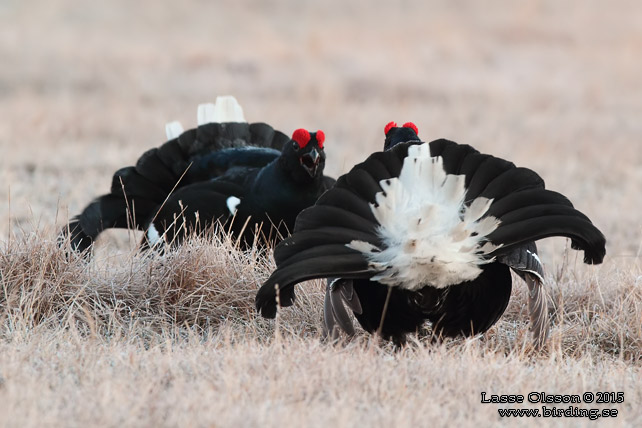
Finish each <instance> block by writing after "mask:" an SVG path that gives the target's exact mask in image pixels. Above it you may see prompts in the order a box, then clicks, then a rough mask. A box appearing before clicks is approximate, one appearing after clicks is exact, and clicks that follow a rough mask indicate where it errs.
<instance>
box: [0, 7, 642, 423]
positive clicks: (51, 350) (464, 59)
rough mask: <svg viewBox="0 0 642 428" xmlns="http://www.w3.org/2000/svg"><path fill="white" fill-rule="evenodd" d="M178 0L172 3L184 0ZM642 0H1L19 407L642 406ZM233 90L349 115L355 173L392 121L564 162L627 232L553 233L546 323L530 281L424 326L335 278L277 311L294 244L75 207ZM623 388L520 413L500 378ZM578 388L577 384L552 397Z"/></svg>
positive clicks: (331, 159) (20, 411) (290, 118)
mask: <svg viewBox="0 0 642 428" xmlns="http://www.w3.org/2000/svg"><path fill="white" fill-rule="evenodd" d="M161 3H162V4H161ZM641 15H642V3H640V2H638V1H633V0H629V1H626V0H625V1H617V2H600V1H597V0H595V1H593V0H590V1H586V2H581V3H580V2H576V3H567V2H559V1H555V0H550V1H530V0H526V1H522V2H509V1H496V0H491V1H487V2H473V1H465V0H464V1H455V2H433V1H403V2H398V3H397V4H394V3H393V2H384V1H380V0H376V1H369V2H367V1H354V2H341V1H335V0H332V1H325V2H312V1H295V0H276V1H258V0H256V1H248V2H244V1H240V2H204V1H197V0H189V1H183V2H153V1H150V0H143V1H139V2H127V1H123V0H115V1H111V2H100V3H99V2H92V3H91V4H90V3H89V2H84V3H83V2H74V1H72V0H47V1H45V0H33V1H29V2H25V1H18V0H3V1H2V2H0V60H1V63H2V66H0V183H1V186H0V201H2V202H0V236H1V238H0V248H1V250H0V251H1V253H0V284H1V285H2V290H1V291H0V426H7V427H49V426H70V427H86V426H110V427H117V426H118V427H120V426H168V427H173V426H180V427H201V426H203V427H209V426H211V427H219V426H220V427H252V426H261V427H281V426H286V427H303V426H312V427H316V426H319V427H344V426H346V427H349V426H374V427H393V426H394V427H403V426H446V425H447V426H462V427H463V426H476V427H486V426H504V425H507V426H533V425H542V424H544V425H553V426H572V427H576V426H591V427H593V426H600V427H602V426H622V427H632V426H642V380H641V378H642V373H641V372H642V370H641V368H642V262H641V256H642V221H641V220H640V213H641V212H642V197H641V193H640V189H641V186H642V146H641V143H640V136H642V56H641V55H640V53H641V52H642V25H640V16H641ZM225 94H233V95H235V96H236V97H237V99H238V100H239V101H240V102H241V104H242V105H243V106H244V109H245V114H246V117H247V118H248V120H250V121H264V122H267V123H269V124H271V125H273V126H274V127H276V128H278V129H281V130H283V131H284V132H286V133H291V132H292V131H293V130H294V129H296V128H299V127H306V128H310V129H323V130H324V131H325V133H326V135H327V141H326V150H327V152H328V163H327V165H328V166H327V172H328V174H330V175H333V176H335V177H336V176H338V175H339V174H341V173H344V172H346V171H347V170H348V169H349V168H350V167H351V166H352V165H353V164H355V163H356V162H358V161H360V160H362V159H364V158H365V156H366V155H367V154H369V153H370V152H372V151H375V150H377V149H379V148H380V147H381V146H382V143H383V127H384V125H385V124H386V123H387V122H388V121H390V120H395V121H398V122H400V123H403V122H405V121H410V120H412V121H414V122H415V123H416V124H417V125H418V126H419V131H420V136H421V137H422V138H423V139H424V140H426V141H429V140H432V139H436V138H440V137H445V138H449V139H452V140H455V141H458V142H462V143H467V144H471V145H473V146H474V147H476V148H478V149H479V150H481V151H484V152H490V153H492V154H495V155H497V156H500V157H504V158H507V159H510V160H512V161H513V162H515V163H516V164H517V165H520V166H526V167H529V168H532V169H534V170H536V171H537V172H539V173H540V175H541V176H542V177H543V178H544V179H545V180H546V182H547V186H548V187H549V188H551V189H554V190H558V191H561V192H562V193H564V194H566V195H567V196H569V198H570V199H571V200H572V201H573V202H574V203H575V205H576V206H577V207H578V208H579V209H580V210H581V211H583V212H585V213H586V214H587V215H589V217H591V219H592V220H593V221H594V223H595V224H596V225H597V226H598V227H599V228H600V229H601V230H602V231H603V232H604V233H605V235H606V236H607V240H608V244H607V258H606V260H605V262H604V263H603V264H602V265H598V266H586V265H584V264H582V259H581V254H578V253H576V252H574V251H572V250H570V246H569V244H568V242H567V241H566V240H564V239H552V240H550V242H546V243H544V244H542V245H541V253H542V254H541V256H542V260H543V262H544V265H545V267H546V269H547V277H546V279H547V284H546V286H547V289H548V292H549V294H550V295H551V297H552V300H553V301H554V302H555V307H556V312H555V316H554V325H553V328H552V332H551V340H550V344H549V346H548V348H547V349H545V350H544V351H541V352H535V351H533V350H532V349H531V348H530V345H529V337H528V333H527V329H528V323H527V319H528V314H527V311H526V287H525V286H524V285H523V284H522V283H521V282H520V281H519V280H517V279H516V280H515V282H514V283H515V286H514V292H513V294H514V296H513V299H512V301H511V303H510V305H509V307H508V309H507V311H506V314H505V315H504V316H503V317H502V319H501V320H500V321H499V322H498V323H497V324H496V325H495V326H494V327H493V328H492V329H491V330H490V331H489V332H487V333H486V334H485V335H484V336H483V337H476V338H472V339H468V340H454V341H447V342H445V343H442V344H430V343H429V341H427V340H422V339H420V338H416V337H415V338H411V340H410V343H409V344H408V345H407V346H406V347H404V348H403V349H401V350H395V349H393V348H392V347H391V346H389V345H386V344H380V343H378V342H377V341H376V340H375V339H374V338H373V337H370V336H367V335H365V334H360V335H359V336H358V337H357V338H356V339H354V340H352V341H347V342H344V343H340V344H334V345H332V344H329V343H326V342H324V341H323V340H322V339H321V332H320V325H321V300H322V285H321V283H319V282H316V283H310V284H307V285H305V286H303V287H300V288H299V290H301V292H300V293H299V299H298V303H297V305H296V306H295V307H293V308H288V309H285V310H283V311H282V312H281V314H280V316H279V318H278V319H277V321H276V322H273V321H268V320H263V319H260V318H257V315H256V314H255V312H254V310H253V299H254V294H255V292H256V290H257V288H258V286H260V284H261V283H262V281H263V280H265V279H266V278H267V276H268V275H269V273H270V271H271V269H273V267H274V265H273V261H272V258H271V255H270V254H269V252H262V251H258V250H257V251H252V252H250V253H241V252H239V251H237V250H235V249H234V248H233V247H232V245H231V244H230V242H228V240H227V239H226V238H224V237H223V238H212V237H210V238H204V239H195V240H193V241H191V242H190V243H189V244H188V245H186V246H185V247H183V248H181V249H179V250H178V251H175V252H170V253H168V254H166V255H164V256H160V255H154V254H151V255H149V254H148V255H141V254H137V253H136V251H135V247H136V244H137V242H138V236H139V235H137V234H135V233H132V232H127V231H120V232H109V233H105V234H104V236H103V237H102V238H101V239H100V240H99V242H98V244H97V248H96V257H95V258H94V259H93V260H92V261H91V262H89V263H85V262H83V261H82V260H75V259H74V260H67V259H66V257H65V253H64V251H63V250H61V249H59V248H58V247H57V245H56V242H55V239H56V232H57V230H58V229H59V228H60V227H61V226H62V225H63V224H64V223H65V221H66V220H67V219H68V218H69V217H70V216H71V215H74V214H76V213H77V212H78V211H79V210H80V209H82V208H83V206H84V205H85V204H87V203H88V202H89V201H90V200H91V199H92V198H93V197H94V196H97V195H99V194H101V193H104V192H106V191H107V190H108V188H109V184H110V182H111V175H112V174H113V172H114V171H115V170H116V169H117V168H119V167H121V166H125V165H129V164H131V163H132V162H134V161H135V160H136V159H137V158H138V156H139V155H140V154H142V153H143V152H144V151H145V150H146V149H148V148H150V147H154V146H157V145H159V144H161V143H162V142H164V135H165V134H164V124H165V122H167V121H170V120H174V119H178V120H180V121H181V122H182V123H183V125H184V126H186V127H187V128H189V127H193V126H195V123H196V106H197V104H198V103H201V102H205V101H210V100H213V99H214V98H215V97H216V95H225ZM533 391H537V392H545V393H547V394H579V395H582V394H583V393H585V392H593V393H597V392H624V402H623V403H609V404H597V403H581V404H575V405H574V406H577V407H579V408H580V409H616V410H617V411H618V414H617V417H609V418H605V417H604V418H600V420H597V421H594V420H589V419H588V418H579V417H555V418H527V417H522V418H517V417H515V418H510V419H502V418H500V417H499V413H498V409H506V408H513V409H519V408H529V409H541V408H542V404H531V403H525V404H521V405H520V404H482V403H481V402H480V401H481V393H482V392H486V393H487V394H488V395H490V394H523V395H528V394H529V393H530V392H533ZM553 406H557V407H559V408H564V409H566V408H568V406H569V404H549V405H547V407H549V408H550V407H553Z"/></svg>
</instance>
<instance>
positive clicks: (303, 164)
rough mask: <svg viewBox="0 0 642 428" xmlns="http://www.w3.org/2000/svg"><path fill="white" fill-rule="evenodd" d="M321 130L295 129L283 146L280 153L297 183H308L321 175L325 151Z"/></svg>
mask: <svg viewBox="0 0 642 428" xmlns="http://www.w3.org/2000/svg"><path fill="white" fill-rule="evenodd" d="M324 142H325V134H324V133H323V131H317V132H309V131H306V130H305V129H297V130H296V131H294V133H293V134H292V140H290V142H289V143H286V145H285V146H284V147H283V152H282V155H281V158H282V161H283V162H284V163H285V168H286V170H287V171H289V172H290V174H291V176H292V178H293V179H294V180H295V181H296V182H298V183H309V182H311V181H313V180H315V179H316V178H318V177H321V176H322V175H323V169H324V168H325V151H324V150H323V143H324Z"/></svg>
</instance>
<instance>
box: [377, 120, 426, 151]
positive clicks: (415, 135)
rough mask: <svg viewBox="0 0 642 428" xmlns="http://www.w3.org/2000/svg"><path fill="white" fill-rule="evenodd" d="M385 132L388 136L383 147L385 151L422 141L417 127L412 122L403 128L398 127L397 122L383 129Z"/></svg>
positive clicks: (405, 124)
mask: <svg viewBox="0 0 642 428" xmlns="http://www.w3.org/2000/svg"><path fill="white" fill-rule="evenodd" d="M383 132H384V134H385V135H386V141H385V143H384V145H383V150H384V151H385V150H390V149H391V148H393V147H394V146H396V145H397V144H399V143H406V142H408V141H421V139H420V138H419V130H418V129H417V125H415V124H414V123H412V122H406V123H404V124H403V126H397V124H396V123H395V122H390V123H388V124H387V125H386V127H385V128H384V129H383Z"/></svg>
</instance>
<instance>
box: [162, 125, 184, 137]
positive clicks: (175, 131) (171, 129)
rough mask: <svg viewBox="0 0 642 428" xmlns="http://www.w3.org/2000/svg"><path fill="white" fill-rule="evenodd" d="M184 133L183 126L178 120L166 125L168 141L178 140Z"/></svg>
mask: <svg viewBox="0 0 642 428" xmlns="http://www.w3.org/2000/svg"><path fill="white" fill-rule="evenodd" d="M183 132H184V129H183V125H181V123H180V122H179V121H178V120H175V121H173V122H168V123H166V124H165V134H167V139H168V140H173V139H174V138H178V136H179V135H181V134H182V133H183Z"/></svg>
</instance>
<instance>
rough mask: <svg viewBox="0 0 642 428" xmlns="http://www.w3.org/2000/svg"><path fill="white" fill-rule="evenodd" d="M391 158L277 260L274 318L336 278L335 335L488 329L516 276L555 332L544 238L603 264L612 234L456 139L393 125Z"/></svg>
mask: <svg viewBox="0 0 642 428" xmlns="http://www.w3.org/2000/svg"><path fill="white" fill-rule="evenodd" d="M385 132H386V143H385V149H386V150H385V151H383V152H377V153H374V154H372V155H371V156H370V157H368V158H367V159H366V160H365V161H364V162H362V163H360V164H358V165H356V166H355V167H354V168H352V170H351V171H350V172H348V173H347V174H345V175H343V176H341V177H340V178H339V179H338V180H337V183H336V185H335V186H334V187H333V188H332V189H330V190H329V191H328V192H326V193H325V194H324V195H323V196H322V197H321V198H320V199H319V200H318V201H317V203H316V204H315V205H314V206H312V207H310V208H308V209H306V210H304V211H303V212H301V214H300V215H299V217H298V219H297V222H296V226H295V228H294V233H293V235H292V236H290V237H289V238H287V239H285V240H284V241H282V242H281V243H280V244H279V245H278V246H277V247H276V248H275V251H274V258H275V261H276V265H277V269H276V271H275V272H273V273H272V275H271V276H270V278H269V279H268V280H267V281H266V283H265V284H263V286H262V287H261V288H260V290H259V292H258V294H257V296H256V308H257V310H258V311H259V312H260V313H261V315H263V316H264V317H267V318H272V317H274V316H275V315H276V310H277V298H278V304H279V305H280V306H290V305H292V303H293V301H294V297H295V296H294V285H295V284H297V283H299V282H302V281H305V280H309V279H314V278H329V281H328V290H327V294H326V299H325V304H324V310H325V313H324V322H325V326H326V329H328V330H329V331H331V332H333V331H334V330H335V328H337V326H338V327H341V328H342V329H344V330H345V331H347V332H349V333H352V332H353V327H352V324H351V321H350V317H349V316H348V313H347V310H346V308H345V306H344V305H346V306H347V307H348V308H350V309H351V310H352V312H353V313H354V315H355V316H356V318H357V320H358V321H359V323H360V324H361V326H362V327H363V328H364V329H365V330H366V331H368V332H371V333H373V332H378V333H379V334H381V336H382V337H384V338H386V339H392V340H393V341H395V342H396V343H403V342H404V340H405V336H406V334H407V333H411V332H416V331H417V330H419V329H420V328H421V327H422V326H423V325H424V324H425V323H426V321H429V322H430V323H431V325H432V331H433V334H434V335H435V337H454V336H459V335H464V336H469V335H474V334H478V333H483V332H485V331H486V330H488V329H489V328H490V327H491V326H492V325H493V324H494V323H495V322H496V321H497V320H498V319H499V318H500V317H501V315H502V314H503V312H504V310H505V309H506V306H507V304H508V300H509V298H510V293H511V287H512V280H511V274H510V269H513V270H514V271H515V272H516V273H517V274H518V275H519V276H520V277H522V278H523V279H524V280H525V281H526V283H527V285H528V287H529V291H530V292H529V309H530V313H531V324H532V325H531V330H532V332H533V335H534V339H535V344H536V345H538V346H539V345H542V344H543V343H544V341H545V339H546V334H547V330H548V314H547V304H546V297H545V292H544V290H543V287H542V281H543V278H542V277H543V270H542V265H541V263H540V261H539V258H538V256H537V248H536V246H535V241H536V240H539V239H542V238H546V237H551V236H565V237H569V238H571V246H572V248H574V249H577V250H583V251H584V262H585V263H590V264H597V263H601V262H602V260H603V258H604V256H605V252H606V251H605V243H606V242H605V238H604V235H603V234H602V233H601V232H600V231H599V230H598V229H597V228H596V227H595V226H594V225H593V224H592V223H591V221H590V220H589V219H588V218H587V217H586V216H585V215H584V214H582V213H581V212H579V211H578V210H576V209H575V208H573V205H572V204H571V202H570V201H569V200H568V199H567V198H566V197H565V196H563V195H562V194H560V193H557V192H554V191H551V190H546V189H545V187H544V181H543V180H542V178H541V177H540V176H539V175H538V174H536V173H535V172H534V171H532V170H530V169H526V168H519V167H516V166H515V165H514V164H513V163H511V162H508V161H506V160H503V159H500V158H497V157H494V156H491V155H487V154H482V153H479V152H478V151H477V150H475V149H474V148H472V147H470V146H468V145H461V144H457V143H454V142H452V141H448V140H444V139H441V140H436V141H433V142H431V143H423V142H422V141H420V139H419V137H418V136H417V131H416V127H415V126H414V125H413V124H411V123H408V124H406V125H404V126H403V127H397V126H396V125H395V124H394V123H390V124H389V125H388V126H386V129H385Z"/></svg>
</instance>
